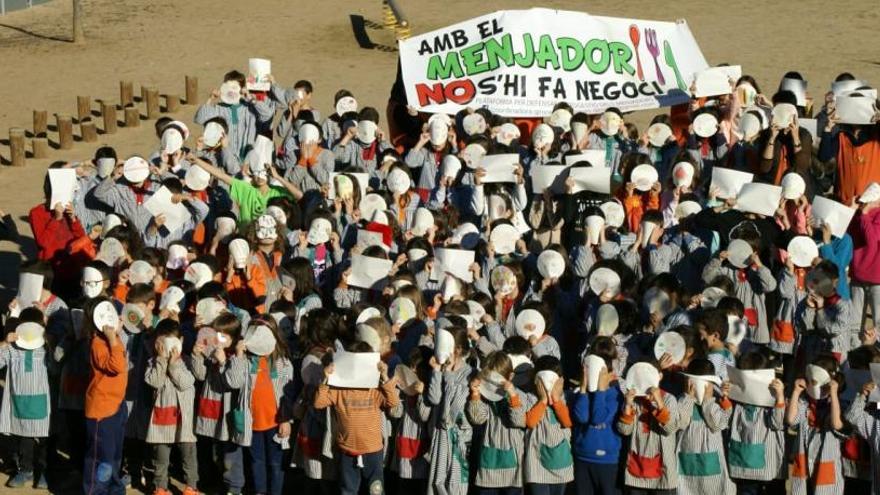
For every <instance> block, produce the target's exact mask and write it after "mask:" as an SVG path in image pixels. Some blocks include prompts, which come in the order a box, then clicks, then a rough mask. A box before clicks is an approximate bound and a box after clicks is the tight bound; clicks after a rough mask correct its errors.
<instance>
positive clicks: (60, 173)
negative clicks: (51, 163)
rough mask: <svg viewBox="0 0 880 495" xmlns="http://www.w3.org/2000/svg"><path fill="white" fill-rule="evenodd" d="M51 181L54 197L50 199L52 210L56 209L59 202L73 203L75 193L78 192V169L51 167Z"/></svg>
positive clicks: (63, 204)
mask: <svg viewBox="0 0 880 495" xmlns="http://www.w3.org/2000/svg"><path fill="white" fill-rule="evenodd" d="M49 183H50V184H51V185H52V198H51V199H50V200H49V209H50V210H54V209H55V205H57V204H58V203H61V205H62V206H67V205H68V204H70V203H73V195H74V193H75V192H76V169H72V168H53V169H50V170H49Z"/></svg>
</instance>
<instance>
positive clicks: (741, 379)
mask: <svg viewBox="0 0 880 495" xmlns="http://www.w3.org/2000/svg"><path fill="white" fill-rule="evenodd" d="M775 378H776V374H775V372H774V371H773V370H770V369H768V370H740V369H737V368H735V367H733V366H730V365H728V366H727V379H728V380H730V398H731V400H734V401H736V402H739V403H740V404H751V405H753V406H761V407H773V406H775V405H776V398H775V397H773V393H772V392H771V391H770V382H772V381H773V380H774V379H775Z"/></svg>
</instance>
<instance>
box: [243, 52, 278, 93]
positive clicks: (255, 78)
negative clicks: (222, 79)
mask: <svg viewBox="0 0 880 495" xmlns="http://www.w3.org/2000/svg"><path fill="white" fill-rule="evenodd" d="M270 74H272V61H271V60H266V59H264V58H252V59H249V60H248V75H247V82H246V85H247V89H249V90H251V91H269V89H271V88H272V83H271V82H270V81H269V75H270Z"/></svg>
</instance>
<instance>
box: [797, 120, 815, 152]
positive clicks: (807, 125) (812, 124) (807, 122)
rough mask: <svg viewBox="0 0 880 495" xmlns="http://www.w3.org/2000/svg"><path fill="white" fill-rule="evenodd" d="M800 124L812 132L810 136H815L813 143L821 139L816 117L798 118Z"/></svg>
mask: <svg viewBox="0 0 880 495" xmlns="http://www.w3.org/2000/svg"><path fill="white" fill-rule="evenodd" d="M798 124H799V125H800V126H801V127H803V128H804V129H806V130H807V132H809V133H810V136H813V143H814V146H815V143H816V142H817V141H818V140H819V136H818V135H817V134H816V119H798Z"/></svg>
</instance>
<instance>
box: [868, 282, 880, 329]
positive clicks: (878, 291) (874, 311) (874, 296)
mask: <svg viewBox="0 0 880 495" xmlns="http://www.w3.org/2000/svg"><path fill="white" fill-rule="evenodd" d="M869 290H870V291H871V319H872V320H873V321H877V319H878V318H880V316H878V315H880V285H872V286H871V287H870V289H869Z"/></svg>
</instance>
